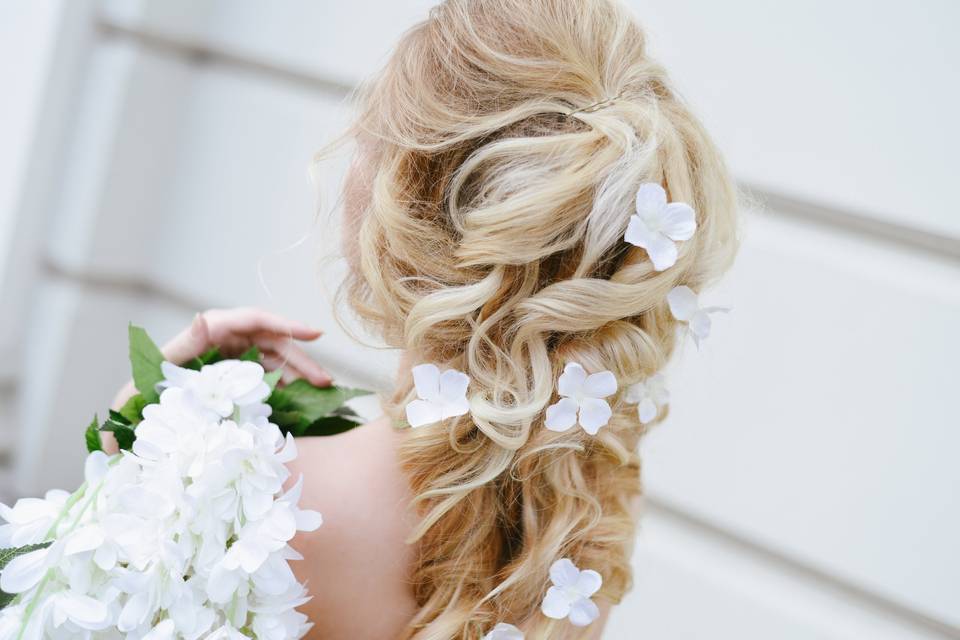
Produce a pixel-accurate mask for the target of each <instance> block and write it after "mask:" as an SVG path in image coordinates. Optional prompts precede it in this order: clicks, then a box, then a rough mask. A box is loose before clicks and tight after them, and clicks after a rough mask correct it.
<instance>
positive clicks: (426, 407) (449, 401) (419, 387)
mask: <svg viewBox="0 0 960 640" xmlns="http://www.w3.org/2000/svg"><path fill="white" fill-rule="evenodd" d="M411 371H412V372H413V384H414V388H415V389H416V392H417V399H416V400H412V401H410V402H408V403H407V407H406V410H407V422H409V423H410V426H411V427H421V426H423V425H425V424H432V423H434V422H440V421H442V420H445V419H446V418H454V417H456V416H462V415H464V414H466V413H467V412H468V411H470V402H469V401H468V400H467V386H468V385H469V384H470V376H468V375H467V374H465V373H463V372H462V371H457V370H456V369H447V370H446V371H444V372H443V373H440V369H438V368H437V365H435V364H419V365H417V366H415V367H413V369H411Z"/></svg>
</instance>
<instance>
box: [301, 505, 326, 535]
mask: <svg viewBox="0 0 960 640" xmlns="http://www.w3.org/2000/svg"><path fill="white" fill-rule="evenodd" d="M294 516H295V517H296V520H297V531H308V532H309V531H316V530H317V529H319V528H320V525H322V524H323V516H322V515H320V512H319V511H314V510H312V509H297V512H296V513H295V514H294Z"/></svg>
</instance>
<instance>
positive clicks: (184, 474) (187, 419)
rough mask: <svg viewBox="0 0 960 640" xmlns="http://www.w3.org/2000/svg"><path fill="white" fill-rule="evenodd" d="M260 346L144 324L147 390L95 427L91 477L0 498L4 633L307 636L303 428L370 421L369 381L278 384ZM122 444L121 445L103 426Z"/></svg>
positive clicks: (135, 347) (90, 439)
mask: <svg viewBox="0 0 960 640" xmlns="http://www.w3.org/2000/svg"><path fill="white" fill-rule="evenodd" d="M259 358H260V355H259V352H258V351H257V349H256V348H252V349H251V350H250V351H248V352H246V353H244V354H243V355H242V356H240V358H238V359H224V358H222V357H221V355H220V352H219V350H217V349H213V350H211V351H209V352H207V353H206V354H204V355H203V356H200V357H199V358H196V359H195V360H194V361H193V362H191V363H189V364H187V365H186V366H184V367H178V366H175V365H173V364H171V363H169V362H165V361H164V360H163V355H162V354H161V352H160V350H159V349H158V348H157V347H156V345H155V344H154V343H153V341H152V340H150V338H149V337H148V336H147V334H146V332H145V331H143V329H140V328H138V327H134V326H132V325H131V327H130V360H131V364H132V367H133V379H134V383H135V386H136V387H137V390H138V391H139V394H137V395H135V396H134V397H132V398H131V399H130V400H129V401H128V402H127V403H126V404H125V405H124V407H123V408H122V409H121V410H120V411H111V412H110V417H109V419H108V420H106V421H105V422H104V423H102V424H100V423H99V422H98V421H97V419H96V418H95V419H94V421H93V423H91V425H90V426H89V427H88V428H87V431H86V442H87V448H88V450H89V455H88V457H87V459H86V464H85V468H84V478H85V481H84V483H83V484H82V485H81V486H80V488H79V489H77V490H76V491H75V492H73V493H72V494H68V493H67V492H65V491H59V490H53V491H49V492H48V493H47V494H46V496H45V497H44V498H43V499H40V498H24V499H21V500H19V501H18V502H17V503H16V505H15V506H14V507H13V508H10V507H8V506H6V505H3V504H0V517H2V518H3V519H4V520H5V521H6V522H7V524H5V525H3V526H0V547H2V549H0V591H2V593H0V640H7V639H10V640H13V639H16V640H21V639H23V640H34V639H39V638H85V639H92V638H118V639H119V638H126V639H132V638H144V639H150V640H161V639H173V638H187V639H194V638H209V639H232V638H250V637H253V638H268V639H270V640H283V639H285V638H300V637H302V636H303V635H304V634H305V633H306V632H307V630H309V628H310V626H311V624H310V623H309V621H308V620H307V618H306V616H305V615H303V614H302V613H300V612H298V611H297V610H296V608H297V607H298V606H300V605H302V604H304V603H305V602H306V601H307V600H308V599H309V598H308V596H307V594H306V590H305V588H304V586H303V585H302V584H300V583H299V582H298V581H297V579H296V577H295V576H294V574H293V572H292V570H291V569H290V566H289V564H288V561H290V560H297V559H300V558H301V556H300V555H299V554H298V553H297V552H296V551H294V550H293V548H291V547H290V546H289V544H288V543H289V541H290V540H291V539H292V538H293V537H294V535H295V534H296V532H297V531H313V530H314V529H316V528H317V527H319V526H320V524H321V516H320V514H319V513H317V512H316V511H310V510H305V509H300V508H299V507H298V506H297V503H298V501H299V498H300V491H301V484H302V478H300V479H298V480H297V481H296V482H295V483H293V484H292V486H289V488H287V489H286V490H285V491H284V486H285V485H286V484H287V480H288V479H289V476H290V473H289V471H288V470H287V468H286V466H285V463H287V462H289V461H290V460H292V459H294V458H295V457H296V455H297V449H296V444H295V442H294V436H301V435H331V434H334V433H339V432H342V431H346V430H348V429H350V428H353V427H355V426H357V425H358V424H360V422H359V419H358V417H357V415H356V413H354V412H353V411H352V410H351V409H350V408H349V407H347V406H345V404H344V403H345V402H346V400H348V399H350V398H352V397H355V396H358V395H364V394H366V393H369V392H367V391H362V390H358V389H347V388H342V387H335V386H332V387H323V388H320V387H314V386H312V385H310V384H309V383H307V382H306V381H303V380H297V381H295V382H293V383H291V384H289V385H287V386H280V387H278V386H277V383H278V381H279V380H280V377H281V372H280V371H273V372H270V373H265V372H264V369H263V367H262V366H261V365H260V364H259V362H258V361H259ZM102 431H110V432H112V433H113V434H114V436H115V437H116V440H117V444H118V445H119V449H120V451H119V453H116V454H113V455H108V454H107V453H105V452H104V450H103V448H102V445H101V432H102Z"/></svg>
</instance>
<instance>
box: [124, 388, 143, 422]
mask: <svg viewBox="0 0 960 640" xmlns="http://www.w3.org/2000/svg"><path fill="white" fill-rule="evenodd" d="M146 406H147V401H146V400H144V398H143V396H142V395H140V394H139V393H138V394H136V395H134V396H131V397H130V399H129V400H127V401H126V402H125V403H124V405H123V406H122V407H120V411H119V412H117V413H119V414H120V415H121V416H123V418H124V419H125V420H126V421H127V424H132V425H138V424H140V421H141V420H143V408H144V407H146Z"/></svg>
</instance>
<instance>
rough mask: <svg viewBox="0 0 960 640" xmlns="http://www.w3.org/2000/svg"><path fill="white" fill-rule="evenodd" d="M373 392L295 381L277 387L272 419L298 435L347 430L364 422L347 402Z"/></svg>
mask: <svg viewBox="0 0 960 640" xmlns="http://www.w3.org/2000/svg"><path fill="white" fill-rule="evenodd" d="M370 393H371V392H370V391H366V390H364V389H351V388H349V387H337V386H329V387H315V386H313V385H312V384H310V383H309V382H307V381H306V380H294V381H293V382H291V383H290V384H288V385H287V386H285V387H280V388H278V389H276V390H274V392H273V393H272V394H271V395H270V397H269V398H268V399H267V403H268V404H269V405H270V406H271V407H273V413H272V414H271V416H270V420H271V421H272V422H274V423H275V424H276V425H277V426H278V427H280V429H281V430H282V431H284V432H286V431H289V432H290V433H292V434H293V435H294V436H296V437H299V436H306V435H334V434H337V433H343V432H344V431H349V430H350V429H352V428H354V427H356V426H359V425H360V421H359V419H358V417H357V414H356V412H354V411H353V410H352V409H350V408H349V407H345V406H343V403H344V402H346V401H347V400H349V399H351V398H356V397H358V396H364V395H368V394H370Z"/></svg>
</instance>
